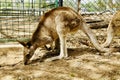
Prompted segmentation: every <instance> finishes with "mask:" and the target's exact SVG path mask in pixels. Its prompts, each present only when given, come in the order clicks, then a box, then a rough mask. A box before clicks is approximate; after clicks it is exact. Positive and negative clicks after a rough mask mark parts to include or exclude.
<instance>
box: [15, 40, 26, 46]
mask: <svg viewBox="0 0 120 80" xmlns="http://www.w3.org/2000/svg"><path fill="white" fill-rule="evenodd" d="M17 42H19V43H20V44H21V45H23V46H24V47H26V46H27V44H26V43H25V42H22V41H19V40H17Z"/></svg>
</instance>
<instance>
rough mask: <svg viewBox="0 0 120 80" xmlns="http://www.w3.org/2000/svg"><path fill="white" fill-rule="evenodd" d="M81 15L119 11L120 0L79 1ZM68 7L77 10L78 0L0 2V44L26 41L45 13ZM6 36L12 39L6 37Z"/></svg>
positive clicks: (4, 0) (15, 0) (13, 0)
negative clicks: (59, 7) (18, 40)
mask: <svg viewBox="0 0 120 80" xmlns="http://www.w3.org/2000/svg"><path fill="white" fill-rule="evenodd" d="M79 1H80V11H81V13H87V14H88V13H98V12H99V13H101V12H105V11H110V12H111V11H112V12H114V11H116V10H119V9H120V0H79ZM58 6H68V7H71V8H73V9H74V10H76V11H77V10H78V0H1V1H0V42H5V41H6V42H8V41H14V40H16V39H22V40H27V39H29V38H30V37H31V35H32V33H33V31H34V30H35V29H36V27H37V24H38V21H39V19H40V16H41V15H43V14H44V13H45V12H46V11H48V10H50V9H52V8H55V7H58ZM4 34H7V35H9V36H12V37H6V36H5V35H4Z"/></svg>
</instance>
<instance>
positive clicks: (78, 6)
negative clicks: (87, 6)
mask: <svg viewBox="0 0 120 80" xmlns="http://www.w3.org/2000/svg"><path fill="white" fill-rule="evenodd" d="M80 2H81V0H78V5H77V8H78V9H77V12H79V11H80Z"/></svg>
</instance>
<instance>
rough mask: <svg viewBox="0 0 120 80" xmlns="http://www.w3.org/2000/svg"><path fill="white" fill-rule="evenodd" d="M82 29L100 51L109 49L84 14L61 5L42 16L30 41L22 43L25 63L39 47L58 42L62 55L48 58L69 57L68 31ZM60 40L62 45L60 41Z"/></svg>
mask: <svg viewBox="0 0 120 80" xmlns="http://www.w3.org/2000/svg"><path fill="white" fill-rule="evenodd" d="M80 29H81V30H82V31H84V32H85V34H86V35H87V36H88V37H89V38H90V40H91V42H92V43H93V45H94V46H95V47H96V48H97V49H98V50H99V51H107V50H106V49H105V48H102V47H101V46H99V43H98V41H97V40H96V37H95V35H94V33H93V32H92V31H91V29H90V28H89V25H87V24H86V23H85V21H84V20H83V18H82V16H81V15H79V14H78V13H77V12H75V11H74V10H72V9H71V8H69V7H59V8H55V9H52V10H50V11H48V12H47V13H45V14H44V15H43V16H41V19H40V21H39V24H38V27H37V29H36V30H35V32H34V33H33V35H32V38H31V40H30V41H29V42H28V43H23V42H22V43H21V44H22V45H23V46H24V48H25V49H24V64H28V61H29V59H30V58H31V57H32V55H33V54H34V51H35V50H36V49H37V48H38V47H42V46H44V45H46V44H50V43H52V42H53V41H55V42H57V44H56V46H57V47H58V48H59V47H60V55H59V56H56V57H53V58H50V59H48V60H50V61H51V60H55V59H61V58H66V57H68V54H67V47H66V36H67V33H70V32H76V31H77V30H80ZM59 40H60V45H59V42H58V41H59Z"/></svg>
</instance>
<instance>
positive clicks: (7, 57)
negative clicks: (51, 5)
mask: <svg viewBox="0 0 120 80" xmlns="http://www.w3.org/2000/svg"><path fill="white" fill-rule="evenodd" d="M94 32H95V33H96V35H97V37H98V39H99V41H100V42H101V43H102V42H104V40H105V39H104V36H105V35H106V29H96V30H94ZM82 39H83V40H84V39H85V40H88V42H90V41H89V39H88V38H87V37H86V36H85V34H84V33H82V32H81V31H78V32H77V33H76V34H75V35H73V34H72V35H68V39H67V47H68V53H69V57H68V58H67V59H62V60H56V61H52V62H42V61H40V60H39V59H40V58H41V57H40V56H42V55H44V54H45V53H44V50H41V49H38V50H37V51H36V52H35V54H34V56H33V57H32V61H33V62H32V63H30V64H29V65H26V66H25V65H23V47H22V46H21V45H19V44H18V43H6V44H4V45H2V44H1V45H0V80H120V52H119V48H118V46H119V39H118V38H117V37H116V38H115V39H114V43H113V44H112V45H113V46H114V47H115V46H116V48H118V51H115V52H112V53H111V54H110V55H106V54H107V53H101V52H99V51H97V50H96V49H95V48H94V47H92V46H86V45H83V44H81V43H80V41H81V40H82ZM8 45H9V46H8ZM104 54H105V55H104Z"/></svg>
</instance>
